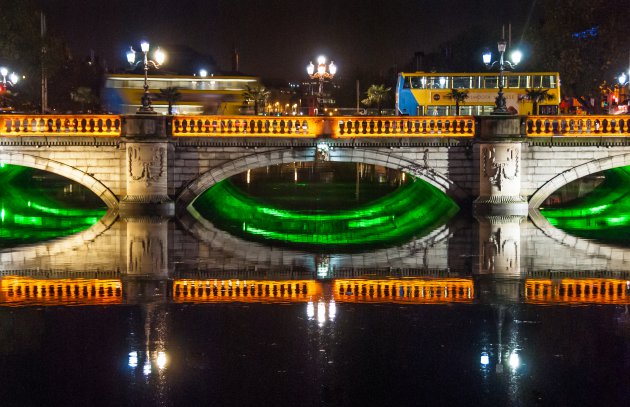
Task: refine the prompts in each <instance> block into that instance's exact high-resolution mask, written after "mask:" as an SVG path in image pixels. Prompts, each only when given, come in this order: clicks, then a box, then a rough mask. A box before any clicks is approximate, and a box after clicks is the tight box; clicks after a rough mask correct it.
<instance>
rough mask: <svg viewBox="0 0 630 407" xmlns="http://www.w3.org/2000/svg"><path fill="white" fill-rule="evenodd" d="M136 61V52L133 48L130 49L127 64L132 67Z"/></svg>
mask: <svg viewBox="0 0 630 407" xmlns="http://www.w3.org/2000/svg"><path fill="white" fill-rule="evenodd" d="M135 61H136V51H134V50H133V47H129V51H127V62H129V64H130V65H132V64H133V63H134V62H135Z"/></svg>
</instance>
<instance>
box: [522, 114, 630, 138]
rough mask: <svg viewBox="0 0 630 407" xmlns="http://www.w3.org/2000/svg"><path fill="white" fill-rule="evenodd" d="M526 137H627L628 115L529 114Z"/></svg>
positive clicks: (629, 126) (628, 134) (629, 125)
mask: <svg viewBox="0 0 630 407" xmlns="http://www.w3.org/2000/svg"><path fill="white" fill-rule="evenodd" d="M525 133H526V135H527V136H528V137H550V136H565V137H629V136H630V116H529V117H527V119H526V121H525Z"/></svg>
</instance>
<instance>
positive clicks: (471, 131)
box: [0, 114, 630, 138]
mask: <svg viewBox="0 0 630 407" xmlns="http://www.w3.org/2000/svg"><path fill="white" fill-rule="evenodd" d="M477 120H478V118H476V117H473V116H382V117H381V116H343V117H341V116H335V117H306V116H295V117H288V116H282V117H269V116H173V117H172V127H171V134H169V135H172V136H175V137H261V138H264V137H287V138H317V137H333V138H367V137H379V138H383V137H385V138H386V137H473V136H474V135H475V133H476V131H477V130H476V122H477ZM524 121H525V122H524V124H525V126H524V127H525V129H524V135H525V136H527V137H554V136H562V137H630V116H625V115H624V116H527V117H525V119H524ZM122 134H124V129H123V125H122V118H121V116H118V115H38V114H33V115H15V114H11V115H0V137H19V136H44V137H48V136H79V137H84V136H88V137H118V136H121V135H122Z"/></svg>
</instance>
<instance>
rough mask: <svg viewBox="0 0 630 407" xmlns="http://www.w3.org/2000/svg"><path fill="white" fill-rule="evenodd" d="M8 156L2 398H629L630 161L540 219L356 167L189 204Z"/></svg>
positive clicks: (565, 194) (312, 402)
mask: <svg viewBox="0 0 630 407" xmlns="http://www.w3.org/2000/svg"><path fill="white" fill-rule="evenodd" d="M0 172H1V174H0V175H1V176H2V181H0V204H1V205H2V209H1V210H2V212H1V214H2V217H1V221H2V225H1V226H2V228H1V229H0V258H1V259H2V263H1V266H0V267H1V268H0V271H1V273H2V274H1V276H2V279H1V280H0V373H1V374H0V377H2V378H3V379H2V381H3V382H2V385H1V386H0V400H2V405H16V406H24V405H58V404H64V405H165V406H169V405H174V406H175V405H183V404H188V405H219V406H231V405H233V406H248V405H261V406H266V405H270V406H296V405H298V406H320V405H324V406H352V405H367V406H372V405H392V404H404V405H488V406H496V405H510V406H529V405H532V406H537V405H545V406H546V405H560V406H565V405H567V406H569V405H571V406H573V405H588V406H594V405H609V406H610V405H630V390H628V388H627V386H626V384H627V383H628V381H629V380H630V311H629V310H628V304H629V303H630V268H629V267H628V266H629V265H630V263H629V262H630V250H629V248H628V246H629V244H630V237H628V235H627V233H628V230H629V229H628V224H627V221H626V218H627V213H628V209H627V208H628V207H627V199H626V196H627V192H628V191H627V189H628V186H630V182H627V181H628V180H629V176H628V172H626V169H619V170H614V171H610V172H608V173H606V174H599V175H598V176H596V177H592V178H590V179H588V180H583V181H582V182H581V183H579V184H574V185H570V186H568V187H567V188H565V189H564V190H562V191H558V193H557V194H555V195H554V196H552V197H551V198H550V199H549V200H548V201H547V203H546V205H547V207H546V208H545V209H543V210H542V211H541V213H539V212H536V213H532V214H530V217H529V218H526V219H525V218H520V217H501V218H473V217H472V216H470V215H469V214H470V212H471V211H470V209H469V208H458V207H457V205H455V203H453V202H452V201H450V200H449V199H448V198H446V197H444V196H443V195H440V194H439V192H437V191H436V190H434V189H433V188H432V187H430V186H428V185H427V184H424V183H422V182H420V181H415V180H413V179H410V178H409V176H408V175H406V174H405V175H404V174H401V173H395V172H391V171H388V170H386V169H383V168H378V167H368V166H360V165H354V164H352V165H341V166H325V165H324V166H323V167H322V166H321V164H320V167H316V165H312V164H311V165H308V164H296V165H286V166H282V167H270V168H265V169H260V170H257V171H252V172H250V173H244V174H241V175H240V176H238V177H235V178H234V179H232V180H230V181H229V182H225V183H223V184H220V185H218V186H217V187H215V188H213V189H212V190H210V191H208V192H207V193H206V194H205V195H204V196H202V197H201V198H200V199H199V200H198V201H197V202H196V203H195V206H194V208H192V209H191V213H190V214H189V215H186V216H184V217H182V218H179V219H160V218H152V217H141V218H120V217H119V216H118V215H117V214H116V213H112V212H107V211H106V208H103V207H101V206H102V204H101V203H100V202H99V201H98V199H96V198H95V197H93V196H91V194H90V193H88V192H87V191H85V190H84V189H82V188H80V187H79V186H78V185H76V184H71V183H69V182H68V181H66V180H62V179H57V178H54V177H52V176H50V175H47V174H44V173H40V172H35V171H33V170H29V169H23V168H17V167H10V166H5V167H2V168H0ZM333 198H334V199H333Z"/></svg>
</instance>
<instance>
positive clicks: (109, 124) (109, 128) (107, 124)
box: [105, 118, 112, 133]
mask: <svg viewBox="0 0 630 407" xmlns="http://www.w3.org/2000/svg"><path fill="white" fill-rule="evenodd" d="M105 129H106V130H105V131H106V132H107V133H111V132H112V119H110V118H107V120H105Z"/></svg>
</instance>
